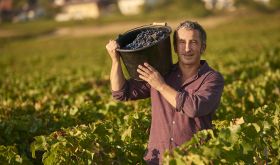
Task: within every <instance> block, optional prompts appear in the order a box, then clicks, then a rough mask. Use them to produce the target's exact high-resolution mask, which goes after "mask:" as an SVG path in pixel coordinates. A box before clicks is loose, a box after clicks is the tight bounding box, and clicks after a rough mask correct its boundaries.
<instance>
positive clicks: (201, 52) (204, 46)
mask: <svg viewBox="0 0 280 165" xmlns="http://www.w3.org/2000/svg"><path fill="white" fill-rule="evenodd" d="M205 50H206V44H202V46H201V49H200V54H203V53H204V52H205Z"/></svg>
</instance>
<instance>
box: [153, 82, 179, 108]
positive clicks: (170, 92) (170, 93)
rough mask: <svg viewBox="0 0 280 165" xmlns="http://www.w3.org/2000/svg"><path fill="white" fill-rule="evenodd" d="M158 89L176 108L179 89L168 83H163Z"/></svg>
mask: <svg viewBox="0 0 280 165" xmlns="http://www.w3.org/2000/svg"><path fill="white" fill-rule="evenodd" d="M158 91H159V92H160V93H161V94H162V95H163V97H164V98H165V99H166V100H167V101H168V102H169V103H170V104H171V105H172V106H173V107H174V108H176V96H177V91H176V90H175V89H173V88H172V87H170V86H169V85H167V84H163V85H162V86H161V87H160V88H159V90H158Z"/></svg>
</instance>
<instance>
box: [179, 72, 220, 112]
mask: <svg viewBox="0 0 280 165" xmlns="http://www.w3.org/2000/svg"><path fill="white" fill-rule="evenodd" d="M223 88H224V79H223V76H222V75H221V74H220V73H218V72H213V73H212V74H210V75H208V76H207V77H206V79H205V80H204V82H203V83H202V84H201V86H200V88H199V89H198V90H197V91H196V92H194V93H192V94H190V93H189V92H187V91H186V90H182V91H179V92H178V94H177V96H176V111H177V112H182V113H184V114H186V115H187V116H189V117H191V118H194V117H200V116H205V115H208V114H210V113H211V112H214V111H215V110H216V109H217V108H218V106H219V103H220V99H221V95H222V92H223Z"/></svg>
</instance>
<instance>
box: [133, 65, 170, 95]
mask: <svg viewBox="0 0 280 165" xmlns="http://www.w3.org/2000/svg"><path fill="white" fill-rule="evenodd" d="M137 72H138V73H139V78H141V79H142V80H144V81H146V82H148V83H149V84H150V85H151V87H153V88H155V89H156V90H158V91H160V90H162V87H163V85H164V84H165V81H164V79H163V77H162V76H161V75H160V73H159V72H158V71H157V70H156V69H155V68H153V67H152V66H151V65H149V64H148V63H144V65H139V66H138V69H137Z"/></svg>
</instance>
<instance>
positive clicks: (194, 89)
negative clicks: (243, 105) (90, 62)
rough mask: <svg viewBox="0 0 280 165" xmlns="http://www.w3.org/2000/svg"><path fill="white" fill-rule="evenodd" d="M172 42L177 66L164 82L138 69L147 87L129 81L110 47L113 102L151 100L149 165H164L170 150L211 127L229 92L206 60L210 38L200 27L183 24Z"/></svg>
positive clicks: (150, 70) (113, 47)
mask: <svg viewBox="0 0 280 165" xmlns="http://www.w3.org/2000/svg"><path fill="white" fill-rule="evenodd" d="M173 37H174V49H175V52H176V54H177V55H178V63H177V64H174V66H173V67H172V69H171V71H170V72H169V73H168V74H167V75H165V76H164V77H162V75H160V74H159V72H158V71H157V70H155V69H154V68H153V67H152V66H150V65H149V64H148V63H144V64H143V65H139V67H138V69H137V71H138V73H139V75H140V76H139V77H140V78H141V79H143V80H144V81H142V82H141V81H135V80H132V79H130V80H125V78H124V75H123V72H122V69H121V64H120V56H119V54H118V53H117V52H116V48H117V47H118V44H117V43H116V42H115V41H110V42H109V43H108V44H107V45H106V48H107V51H108V53H109V54H110V56H111V59H112V68H111V75H110V80H111V88H112V94H113V97H114V98H115V99H117V100H121V101H124V100H136V99H142V98H147V97H151V103H152V124H151V130H150V136H149V142H148V150H147V152H146V154H145V157H144V159H145V160H146V162H147V163H148V164H161V163H162V156H163V153H164V151H165V150H166V149H168V150H172V149H174V148H175V147H177V146H179V145H181V144H183V143H185V142H186V141H188V140H190V139H191V138H192V136H193V135H194V134H195V133H196V132H197V131H200V130H202V129H210V128H211V127H212V124H211V123H212V116H213V114H214V112H215V110H216V109H217V107H218V105H219V103H220V98H221V95H222V91H223V87H224V80H223V77H222V75H221V74H220V73H218V72H217V71H215V70H213V69H212V68H210V67H209V66H208V64H207V62H206V61H204V60H201V55H202V54H203V52H204V51H205V49H206V32H205V31H204V29H203V28H202V27H201V26H200V25H199V24H198V23H196V22H191V21H185V22H183V23H181V24H180V25H179V26H178V27H177V29H176V30H175V32H174V36H173Z"/></svg>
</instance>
